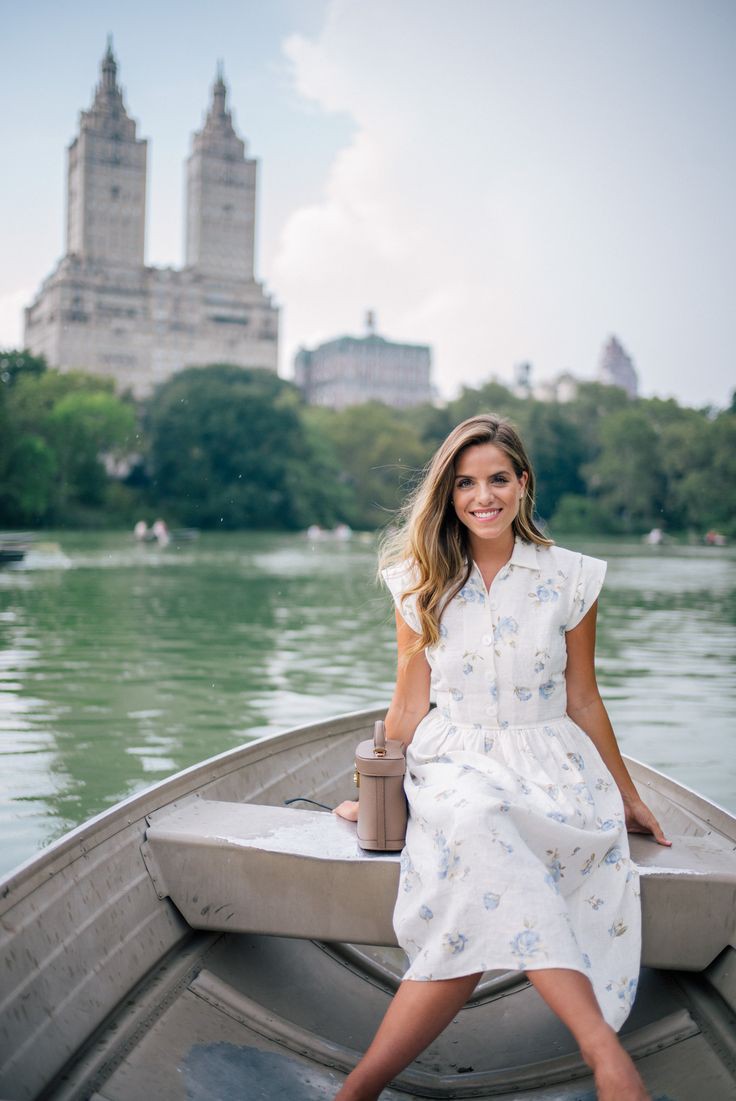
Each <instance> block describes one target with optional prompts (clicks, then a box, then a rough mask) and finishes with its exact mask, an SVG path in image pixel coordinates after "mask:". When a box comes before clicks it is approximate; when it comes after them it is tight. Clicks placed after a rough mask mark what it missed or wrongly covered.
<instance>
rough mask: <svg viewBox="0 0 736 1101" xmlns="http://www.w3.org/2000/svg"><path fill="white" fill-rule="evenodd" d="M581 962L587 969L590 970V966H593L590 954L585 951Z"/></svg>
mask: <svg viewBox="0 0 736 1101" xmlns="http://www.w3.org/2000/svg"><path fill="white" fill-rule="evenodd" d="M583 963H584V964H585V966H586V967H587V968H588V970H590V968H591V967H592V966H593V964H592V963H591V962H590V956H589V955H588V953H587V952H583Z"/></svg>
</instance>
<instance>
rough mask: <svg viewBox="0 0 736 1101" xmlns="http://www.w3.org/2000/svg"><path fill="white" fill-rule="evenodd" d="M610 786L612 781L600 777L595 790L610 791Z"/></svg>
mask: <svg viewBox="0 0 736 1101" xmlns="http://www.w3.org/2000/svg"><path fill="white" fill-rule="evenodd" d="M610 786H611V781H610V780H604V778H603V777H602V776H599V777H598V779H597V780H596V782H595V790H596V791H608V789H609V788H610Z"/></svg>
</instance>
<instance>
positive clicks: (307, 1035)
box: [0, 709, 736, 1101]
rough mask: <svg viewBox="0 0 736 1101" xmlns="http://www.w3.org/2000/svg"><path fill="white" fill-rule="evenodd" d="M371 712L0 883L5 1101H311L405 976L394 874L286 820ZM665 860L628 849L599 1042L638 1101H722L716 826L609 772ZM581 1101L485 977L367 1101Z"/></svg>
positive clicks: (663, 786) (726, 912)
mask: <svg viewBox="0 0 736 1101" xmlns="http://www.w3.org/2000/svg"><path fill="white" fill-rule="evenodd" d="M382 715H383V710H382V709H374V710H370V711H362V712H357V713H353V714H349V715H343V716H339V717H337V718H334V719H331V720H329V721H327V722H320V723H316V724H312V725H309V726H305V727H302V728H300V729H296V730H291V731H288V732H287V733H284V734H282V735H279V736H276V737H268V738H264V739H260V740H256V741H252V742H250V743H248V744H246V745H244V746H242V747H240V748H238V749H235V750H232V751H230V752H227V753H223V754H220V755H219V756H216V757H213V758H211V759H210V760H208V761H205V762H203V763H201V764H199V765H196V766H194V767H192V768H189V769H186V770H185V771H183V772H180V773H178V774H177V775H176V776H173V777H171V778H170V779H167V780H165V781H163V782H162V783H159V784H156V785H155V786H154V787H151V788H149V789H148V790H147V791H145V792H142V793H138V794H136V795H134V796H132V797H131V798H129V799H126V800H125V801H123V802H122V803H119V804H118V805H117V806H115V807H113V808H112V809H111V810H109V811H106V812H105V813H104V814H101V815H99V816H97V817H96V818H93V819H91V820H90V821H89V822H87V823H85V824H84V825H82V826H79V827H78V828H77V829H74V830H72V831H71V832H70V833H68V834H67V835H66V836H64V837H62V838H61V839H60V840H59V841H57V842H55V843H54V844H52V845H50V846H49V847H48V848H47V849H45V850H44V851H42V852H41V853H39V854H38V855H37V856H35V857H34V858H33V859H31V860H29V861H28V862H27V863H26V864H24V865H22V866H21V867H20V868H18V869H17V870H16V871H14V872H13V873H12V874H11V875H9V876H8V877H7V878H6V879H4V880H3V881H2V882H0V975H1V976H2V979H1V987H0V1098H2V1099H3V1101H29V1099H32V1098H36V1099H39V1101H41V1099H42V1101H80V1099H81V1101H149V1099H150V1101H184V1099H187V1101H225V1099H228V1101H232V1099H236V1098H238V1099H241V1098H242V1099H247V1101H261V1099H264V1101H265V1099H270V1098H286V1099H294V1101H325V1099H327V1098H331V1097H333V1096H334V1094H335V1093H336V1092H337V1089H338V1087H339V1084H340V1083H341V1082H342V1080H343V1078H344V1076H345V1074H346V1073H347V1072H348V1071H349V1070H350V1068H351V1067H352V1066H354V1065H355V1063H356V1061H357V1060H358V1058H359V1056H360V1053H361V1052H362V1051H363V1050H365V1048H366V1046H367V1044H368V1043H369V1041H370V1038H371V1036H372V1034H373V1032H374V1030H375V1028H376V1025H377V1023H378V1021H379V1020H380V1019H381V1017H382V1015H383V1012H384V1011H385V1009H386V1006H387V1004H388V1002H389V1000H390V998H391V996H392V994H393V992H394V990H395V989H396V986H397V984H398V982H399V981H400V978H401V975H402V972H403V969H404V966H405V960H404V957H403V955H402V953H401V951H400V949H399V948H398V947H397V946H396V942H395V939H394V934H393V929H392V926H391V912H392V908H393V901H394V898H395V895H396V890H397V883H398V871H399V867H398V861H399V857H398V856H397V855H396V854H368V853H364V852H362V850H360V849H359V847H358V845H357V841H356V836H355V826H354V825H353V824H352V823H349V822H345V821H343V820H342V819H338V818H336V817H335V816H334V815H331V814H328V813H325V812H324V811H322V810H320V809H315V807H314V806H313V804H312V803H309V802H306V801H302V802H293V803H291V804H290V805H285V804H286V803H287V801H290V800H315V801H317V802H318V803H321V804H325V805H326V806H332V805H334V804H335V803H337V802H338V801H340V800H341V799H344V798H347V797H349V796H350V793H351V791H352V790H353V788H352V773H353V767H354V756H353V755H354V749H355V745H356V743H357V742H358V741H359V740H361V739H364V738H366V737H369V736H370V733H371V731H372V729H373V723H374V721H375V720H376V719H377V718H380V717H382ZM626 761H627V765H628V768H629V771H630V773H631V775H632V777H633V779H634V781H635V783H636V785H637V787H638V789H639V791H640V793H641V794H642V796H643V798H644V799H645V801H646V802H647V803H648V805H649V806H650V807H651V808H652V809H653V811H654V813H655V814H656V815H657V817H658V818H659V820H660V822H661V823H662V825H663V826H664V828H665V831H666V833H667V835H668V836H669V837H671V838H672V840H673V844H672V847H671V849H668V848H664V847H662V846H659V845H657V844H656V843H655V842H654V841H653V839H651V838H650V837H647V836H643V835H636V834H632V835H630V841H631V847H632V853H633V856H634V859H635V860H636V862H637V864H638V866H639V869H640V873H641V889H642V907H643V967H642V972H641V976H640V982H639V988H638V992H637V996H636V1000H635V1004H634V1007H633V1010H632V1012H631V1014H630V1016H629V1018H628V1019H627V1021H626V1024H625V1025H624V1027H623V1029H622V1031H621V1037H622V1041H623V1043H624V1044H625V1046H626V1048H627V1050H628V1051H629V1052H630V1054H631V1055H632V1057H633V1058H634V1059H635V1061H636V1063H637V1065H638V1067H639V1069H640V1072H641V1074H642V1076H643V1078H644V1080H645V1081H646V1083H647V1085H648V1088H649V1090H650V1092H651V1094H652V1097H653V1098H656V1099H657V1101H693V1099H695V1098H698V1099H702V1101H726V1099H733V1098H734V1097H736V1030H734V1028H733V1023H734V1014H735V1013H736V855H735V854H736V817H734V816H733V815H732V814H730V813H729V812H728V811H726V810H724V809H723V808H721V807H718V806H716V805H714V804H713V803H711V802H709V801H708V800H707V799H705V798H703V797H702V796H700V795H698V794H697V793H695V792H693V791H691V790H690V789H688V788H686V787H684V786H683V785H682V784H679V783H677V782H675V781H674V780H672V779H670V778H668V777H667V776H665V775H663V774H662V773H660V772H657V771H655V770H654V769H652V768H650V767H648V766H646V765H644V764H642V763H641V762H639V761H636V760H633V759H631V758H626ZM382 1096H383V1097H384V1098H385V1099H386V1101H389V1099H394V1101H398V1099H399V1098H402V1099H406V1098H420V1097H421V1098H428V1097H429V1098H449V1097H453V1098H461V1097H474V1098H495V1099H503V1098H511V1097H513V1098H516V1099H518V1098H529V1099H530V1101H531V1099H532V1098H533V1099H534V1101H553V1099H554V1101H593V1099H594V1098H595V1089H594V1085H593V1081H592V1078H591V1075H590V1071H589V1068H588V1067H587V1066H586V1065H585V1063H583V1062H582V1060H581V1058H580V1056H579V1054H578V1052H577V1050H576V1047H575V1044H574V1042H573V1040H572V1037H571V1036H570V1034H569V1033H568V1032H567V1030H566V1029H565V1028H564V1027H563V1026H562V1025H561V1024H560V1023H559V1021H558V1020H557V1018H556V1017H555V1016H554V1015H553V1014H552V1013H551V1011H550V1010H548V1009H547V1007H546V1005H545V1004H544V1003H543V1001H542V1000H541V998H540V997H539V996H538V994H537V992H536V991H535V990H534V988H533V987H532V986H531V984H530V983H529V982H528V980H527V979H526V976H525V974H524V972H523V971H512V972H489V973H487V974H486V975H485V976H484V977H483V979H482V981H481V983H480V984H479V986H478V988H477V990H476V992H475V994H474V996H473V998H472V999H471V1000H470V1001H469V1002H468V1004H467V1006H466V1007H465V1008H464V1009H463V1010H462V1011H461V1012H460V1013H459V1014H458V1016H457V1018H456V1019H455V1020H454V1021H453V1023H452V1024H451V1025H450V1027H449V1028H448V1029H447V1030H446V1031H445V1032H444V1033H443V1034H442V1036H441V1037H440V1038H439V1039H438V1040H437V1041H436V1043H434V1044H433V1045H432V1046H431V1047H430V1048H429V1049H428V1050H427V1051H426V1052H425V1053H424V1054H423V1055H422V1056H421V1057H420V1058H419V1059H417V1060H416V1062H415V1063H413V1064H412V1065H411V1066H410V1067H409V1068H408V1069H407V1070H406V1071H405V1072H404V1073H403V1074H402V1075H401V1076H400V1077H399V1078H398V1079H397V1080H396V1081H395V1083H393V1085H392V1087H391V1089H389V1090H387V1091H386V1092H385V1094H384V1095H382Z"/></svg>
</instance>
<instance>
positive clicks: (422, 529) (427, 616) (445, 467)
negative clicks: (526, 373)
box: [379, 413, 552, 656]
mask: <svg viewBox="0 0 736 1101" xmlns="http://www.w3.org/2000/svg"><path fill="white" fill-rule="evenodd" d="M485 443H492V444H494V445H495V446H496V447H498V448H500V449H501V451H503V452H504V453H505V454H506V455H507V456H508V457H509V459H510V460H511V465H512V467H513V469H514V472H515V474H516V477H517V478H520V477H521V476H522V474H523V473H524V472H525V471H526V474H527V482H526V488H525V493H524V496H523V497H522V498H521V502H520V504H519V512H518V514H517V516H516V517H515V518H514V522H513V532H514V535H515V536H519V537H520V538H521V539H524V540H526V541H527V542H529V543H538V544H540V546H544V547H548V546H551V545H552V540H551V539H548V538H547V537H546V536H545V535H543V534H542V532H541V531H540V530H539V528H538V527H537V525H536V523H535V522H534V518H533V515H534V471H533V470H532V465H531V462H530V461H529V456H528V455H527V453H526V450H525V448H524V444H523V443H522V441H521V439H520V437H519V434H518V432H517V430H516V428H515V427H514V425H513V424H512V423H511V421H508V420H506V419H505V418H504V417H496V416H494V415H493V414H492V413H481V414H480V415H479V416H476V417H470V418H469V419H468V420H466V421H463V422H462V424H459V425H458V426H457V428H453V430H452V432H450V434H449V436H448V437H447V439H446V440H445V441H444V443H442V444H441V445H440V447H439V448H438V449H437V451H436V452H435V453H434V455H433V457H432V458H431V459H430V461H429V463H428V464H427V466H426V467H425V469H424V472H423V475H422V477H421V479H420V481H419V483H418V485H417V486H416V488H415V489H414V490H413V491H412V492H411V494H410V495H409V497H408V498H407V500H406V502H405V504H404V506H403V508H402V509H401V510H400V512H399V525H398V527H392V528H391V529H390V530H389V531H388V532H387V533H386V534H385V535H384V536H383V538H382V540H381V546H380V552H379V569H384V568H386V567H391V566H396V565H398V564H399V563H403V562H406V561H407V560H408V562H409V563H411V564H412V565H413V566H414V568H415V571H416V575H417V578H416V582H415V584H413V585H412V586H411V587H410V588H408V589H407V590H406V592H405V593H404V596H405V597H406V596H414V595H416V610H417V615H418V617H419V624H420V627H421V636H420V637H419V638H418V639H417V641H416V642H415V643H413V644H412V645H411V646H410V647H409V650H408V656H411V655H412V654H414V653H418V652H419V651H420V650H423V649H424V648H425V646H433V645H435V643H436V642H438V640H439V637H440V619H441V616H442V609H443V607H444V605H445V604H446V603H447V600H449V599H451V598H452V597H453V596H455V594H456V593H458V592H459V591H460V589H462V587H463V585H464V584H465V583H466V581H467V580H468V578H469V577H470V574H471V571H472V568H473V563H472V560H471V557H470V553H469V545H468V529H467V528H466V527H465V525H464V524H463V523H462V522H461V521H460V520H459V519H458V517H457V515H456V513H455V509H454V508H453V504H452V494H453V488H454V482H455V470H456V468H457V462H458V459H459V457H460V455H461V454H462V452H463V451H464V450H465V448H467V447H473V446H474V445H475V444H485Z"/></svg>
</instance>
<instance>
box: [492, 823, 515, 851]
mask: <svg viewBox="0 0 736 1101" xmlns="http://www.w3.org/2000/svg"><path fill="white" fill-rule="evenodd" d="M491 840H492V841H493V842H495V843H496V844H497V845H500V846H501V848H502V849H503V851H504V852H505V853H506V855H507V856H510V855H511V853H512V852H513V851H514V846H513V845H509V843H508V841H502V840H501V838H500V837H499V836H498V830H497V829H496V827H495V826H494V827H493V829H492V830H491Z"/></svg>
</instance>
